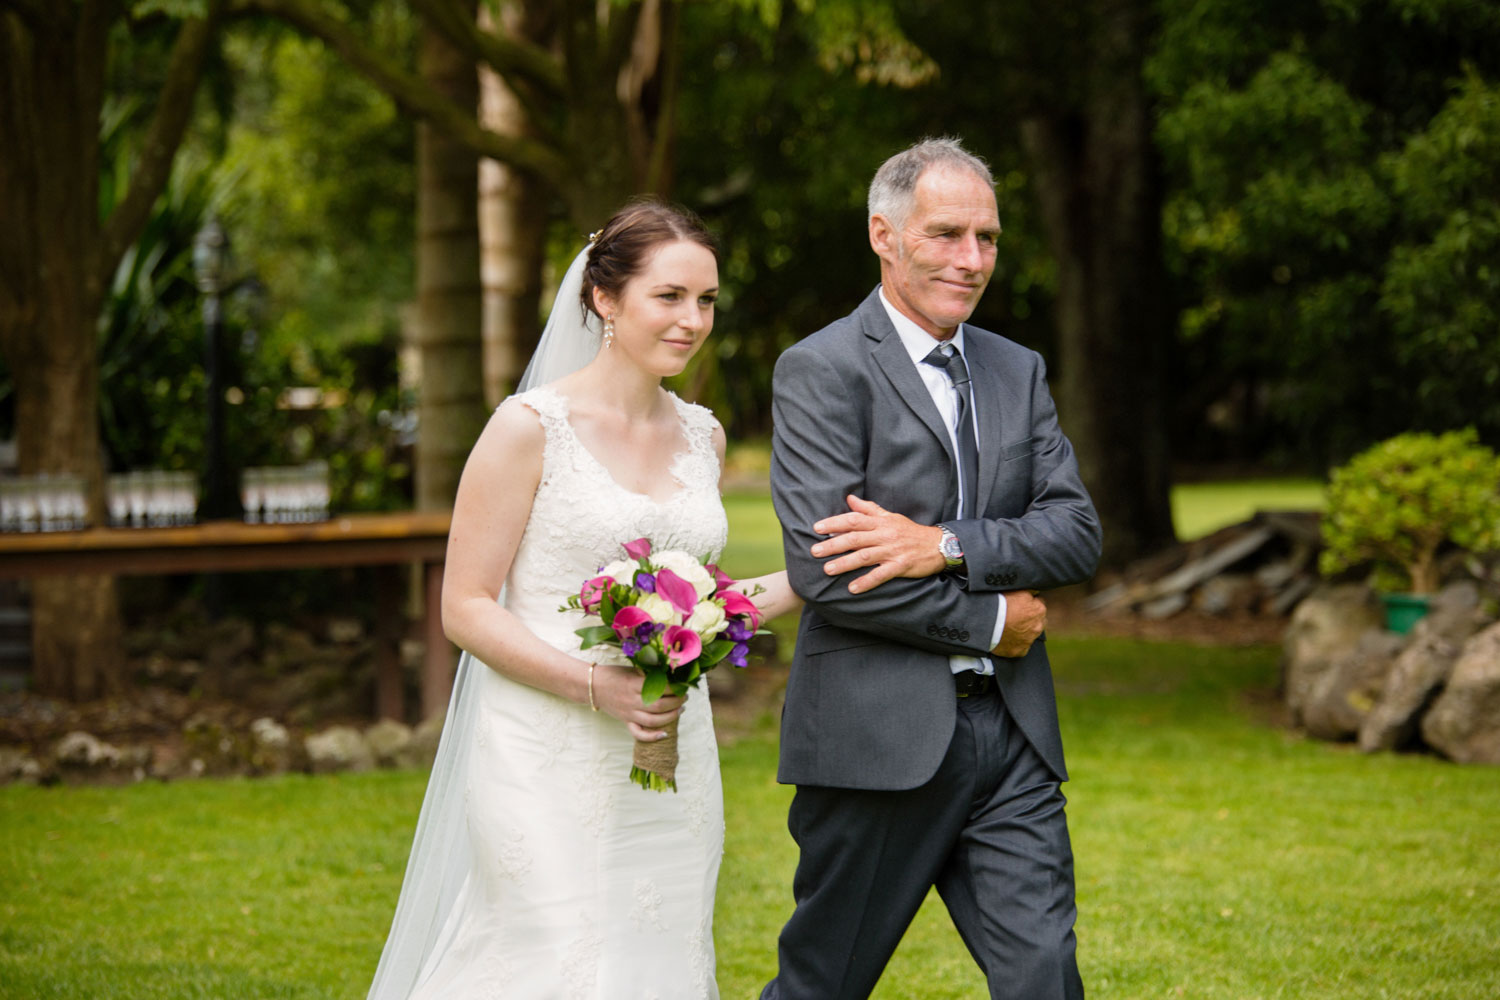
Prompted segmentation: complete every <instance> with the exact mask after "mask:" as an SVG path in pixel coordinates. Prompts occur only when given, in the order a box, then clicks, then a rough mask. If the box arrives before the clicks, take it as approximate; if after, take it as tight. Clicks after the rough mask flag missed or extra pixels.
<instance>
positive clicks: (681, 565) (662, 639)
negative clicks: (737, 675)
mask: <svg viewBox="0 0 1500 1000" xmlns="http://www.w3.org/2000/svg"><path fill="white" fill-rule="evenodd" d="M624 548H625V554H626V556H628V557H629V558H627V559H620V560H617V561H615V562H612V563H610V564H609V565H607V566H602V567H600V569H599V574H598V575H597V576H594V577H591V578H589V579H587V580H585V581H584V582H583V586H582V587H580V588H579V590H578V593H576V594H573V595H571V596H570V597H569V598H568V602H567V603H566V604H565V605H563V607H562V608H561V609H559V610H564V611H566V610H574V611H582V612H583V613H584V614H585V615H586V616H589V617H593V618H598V619H599V620H600V621H602V622H603V624H602V625H590V626H587V627H584V628H581V629H578V630H577V632H578V635H579V637H580V638H581V639H582V640H583V644H582V648H583V649H589V648H591V647H593V646H600V645H604V646H613V647H615V648H616V649H618V650H619V651H620V653H621V655H623V656H624V657H625V659H627V660H629V661H630V663H631V665H633V666H634V667H635V668H636V669H637V670H640V671H641V672H642V673H643V674H645V677H646V681H645V685H644V686H643V687H642V688H641V699H642V700H643V701H644V702H645V703H646V704H648V705H649V704H651V703H652V702H654V701H656V699H658V698H660V697H661V696H662V695H663V694H665V693H666V692H668V691H671V692H672V693H673V694H675V695H682V694H685V693H686V692H687V689H688V688H690V687H696V686H697V684H698V679H699V678H700V677H702V676H703V674H704V673H705V672H707V671H708V670H709V669H711V668H713V667H715V666H717V665H718V664H720V663H724V662H727V663H730V664H732V665H733V666H736V667H743V666H744V665H745V657H746V655H747V653H748V651H749V643H750V637H751V636H753V635H755V634H756V630H757V629H758V628H759V627H760V617H761V616H760V610H759V609H758V608H756V606H755V605H754V604H753V603H752V602H751V600H750V598H749V597H748V596H747V595H745V594H743V593H741V592H740V591H738V590H732V589H730V588H731V587H733V586H734V582H735V581H734V580H732V579H730V578H729V577H728V576H727V575H725V574H724V572H723V571H722V570H720V569H719V568H718V567H717V566H715V565H714V564H713V563H705V562H703V561H701V560H699V559H695V558H693V557H692V556H690V555H688V554H687V553H686V552H682V551H679V550H676V549H668V550H665V551H662V552H656V553H653V552H652V550H651V542H650V541H649V540H648V539H645V538H637V539H636V540H635V541H633V542H626V543H625V546H624ZM666 731H667V738H666V739H664V740H658V741H657V742H655V743H642V742H639V741H637V742H636V745H635V761H634V765H635V766H633V767H632V768H631V769H630V778H631V780H632V781H634V782H635V783H636V784H638V785H640V786H641V787H642V788H649V789H655V790H656V791H659V792H660V791H665V790H666V789H668V788H670V789H671V790H672V791H674V792H675V791H676V790H677V778H676V774H677V723H676V721H673V722H672V723H671V725H669V726H668V727H667V730H666Z"/></svg>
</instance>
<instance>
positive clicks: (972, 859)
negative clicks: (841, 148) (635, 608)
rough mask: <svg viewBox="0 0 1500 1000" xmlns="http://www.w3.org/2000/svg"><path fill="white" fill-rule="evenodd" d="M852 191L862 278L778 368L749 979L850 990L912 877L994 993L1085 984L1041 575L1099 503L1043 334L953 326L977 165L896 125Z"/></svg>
mask: <svg viewBox="0 0 1500 1000" xmlns="http://www.w3.org/2000/svg"><path fill="white" fill-rule="evenodd" d="M869 208H870V214H869V239H870V246H871V248H872V249H873V250H874V251H875V254H876V256H877V257H879V259H880V278H881V283H880V286H879V287H878V288H876V290H875V291H874V292H873V293H871V295H870V296H869V298H867V299H866V300H865V301H864V303H863V304H862V305H860V306H859V308H857V309H856V310H855V311H854V312H853V313H851V314H850V315H848V316H846V317H844V318H843V319H840V320H838V321H836V322H834V323H833V324H831V325H830V326H828V327H825V328H824V329H822V330H820V331H818V332H817V333H815V334H813V335H811V336H810V337H807V338H806V339H804V340H802V341H800V342H799V343H797V344H796V345H794V346H793V347H791V348H790V349H788V350H787V351H786V352H785V353H784V354H783V355H782V356H781V358H780V360H779V361H778V362H777V365H776V375H775V382H774V389H773V411H774V416H775V436H774V439H773V445H772V466H771V490H772V496H773V499H774V501H775V504H776V513H777V516H778V517H779V518H780V519H781V524H782V536H783V541H784V545H785V550H786V563H787V572H788V574H789V576H790V579H791V583H792V586H793V587H794V588H795V589H796V591H797V593H798V594H800V595H801V596H802V598H803V599H804V600H805V601H806V606H805V608H804V610H803V614H802V621H801V625H800V628H799V630H798V635H797V648H796V655H795V657H794V659H793V662H792V667H791V673H790V676H789V679H788V682H787V692H786V708H785V710H784V712H783V714H782V724H781V760H780V768H779V771H778V779H779V780H780V781H782V782H784V783H788V784H795V785H796V786H797V794H796V796H795V798H794V799H793V802H792V807H791V813H790V817H789V820H788V826H789V828H790V830H791V833H792V837H793V838H794V839H795V840H796V841H797V845H798V847H799V849H800V851H801V858H800V860H799V862H798V865H797V874H796V877H795V880H794V882H793V894H794V896H795V897H796V903H797V908H796V911H795V912H794V913H793V914H792V917H791V919H790V920H789V921H788V922H787V924H786V927H785V929H783V931H782V933H781V938H780V942H779V948H778V961H779V970H778V973H777V976H776V978H775V979H773V980H772V981H771V982H770V984H768V985H767V986H766V988H765V991H764V993H763V994H762V1000H844V998H858V997H866V996H868V995H869V994H870V991H871V990H873V989H874V987H875V983H876V981H877V980H878V979H879V978H880V975H881V972H882V971H883V970H884V968H885V965H886V962H887V961H888V960H889V958H890V955H891V953H892V952H893V951H894V950H895V948H896V945H897V943H898V942H899V941H900V940H901V937H902V935H903V934H904V933H905V932H906V928H907V926H908V925H909V924H910V922H911V919H912V917H913V916H914V915H915V914H916V911H917V908H918V907H919V906H920V905H921V903H922V900H923V899H924V898H925V897H926V895H927V892H928V890H929V889H930V888H931V887H932V886H934V885H935V886H937V888H938V891H939V893H941V895H942V898H943V901H944V902H945V903H946V904H947V907H948V912H949V913H950V915H951V916H952V918H953V922H954V924H955V925H956V926H957V928H958V931H959V934H960V935H961V936H962V938H963V941H964V943H965V944H966V945H967V946H968V948H969V951H970V953H971V954H972V955H973V956H974V959H975V961H976V962H978V963H979V966H980V967H981V968H982V969H983V970H984V973H985V976H986V978H987V980H988V982H989V990H990V996H991V997H993V998H1001V997H1005V998H1013V1000H1041V998H1049V1000H1050V998H1059V1000H1063V998H1067V1000H1073V998H1081V997H1082V996H1083V984H1082V981H1081V979H1080V978H1079V974H1078V965H1077V961H1076V959H1075V954H1074V953H1075V938H1074V933H1073V923H1074V918H1075V914H1076V909H1075V905H1074V895H1073V857H1072V849H1071V847H1070V845H1069V839H1068V828H1067V819H1066V817H1065V815H1064V812H1063V806H1064V798H1063V795H1062V791H1061V788H1060V783H1061V782H1062V781H1064V780H1066V778H1067V771H1066V769H1065V767H1064V764H1063V752H1062V739H1061V736H1060V734H1059V732H1058V725H1057V706H1056V701H1055V698H1054V696H1053V691H1052V674H1051V668H1050V666H1049V665H1048V661H1047V652H1046V642H1045V639H1044V637H1043V636H1042V627H1043V625H1044V624H1045V621H1046V608H1045V606H1044V604H1043V603H1042V600H1041V598H1040V597H1039V596H1038V592H1039V591H1042V590H1047V589H1050V588H1053V587H1059V586H1063V585H1065V584H1071V583H1077V582H1080V581H1083V580H1085V579H1087V578H1088V577H1089V576H1090V575H1092V573H1093V571H1094V568H1095V565H1096V564H1097V562H1098V558H1099V548H1100V533H1099V522H1098V518H1097V516H1096V515H1095V513H1094V507H1093V503H1092V502H1091V501H1090V499H1089V496H1088V493H1087V492H1086V491H1085V490H1084V487H1083V484H1082V482H1081V481H1080V479H1079V476H1078V466H1077V463H1076V461H1075V460H1074V457H1073V450H1072V446H1071V445H1070V444H1069V443H1068V440H1067V438H1066V437H1064V436H1063V433H1062V431H1061V430H1060V429H1059V427H1058V424H1057V414H1056V410H1055V408H1054V406H1053V404H1052V398H1051V396H1050V394H1049V393H1048V391H1047V384H1046V377H1045V375H1046V373H1045V368H1044V366H1043V363H1042V359H1041V358H1040V356H1038V355H1037V354H1036V353H1035V352H1033V351H1030V350H1027V349H1025V348H1023V347H1021V346H1020V345H1018V344H1015V343H1012V342H1011V341H1009V340H1006V339H1005V338H1003V337H1000V336H997V335H996V334H993V333H989V332H987V331H985V330H981V329H978V328H977V327H974V326H970V325H968V324H967V323H966V321H967V320H968V318H969V316H970V314H971V313H972V312H973V311H974V307H975V306H976V305H977V304H978V302H979V297H980V296H981V295H982V294H983V292H984V288H985V285H986V284H987V283H988V281H989V278H990V274H991V273H992V272H993V270H994V267H995V247H996V241H997V239H998V238H999V235H1000V221H999V214H998V210H997V207H996V202H995V194H994V187H993V182H992V180H991V177H990V172H989V169H988V168H987V167H986V166H985V164H984V162H983V161H982V160H979V159H978V158H976V157H974V156H972V155H971V154H970V153H968V152H967V151H965V150H964V148H963V147H962V145H961V144H959V143H958V142H957V141H955V140H952V139H930V140H927V141H925V142H921V143H918V144H917V145H915V146H913V147H911V148H910V149H907V150H905V151H904V152H901V153H899V154H897V155H896V156H893V157H892V158H891V159H889V160H887V161H886V163H885V164H884V165H883V166H881V168H880V170H879V171H878V172H877V173H876V175H875V179H874V181H873V182H872V183H871V185H870V196H869ZM831 511H843V513H839V514H836V515H834V516H829V514H830V512H831Z"/></svg>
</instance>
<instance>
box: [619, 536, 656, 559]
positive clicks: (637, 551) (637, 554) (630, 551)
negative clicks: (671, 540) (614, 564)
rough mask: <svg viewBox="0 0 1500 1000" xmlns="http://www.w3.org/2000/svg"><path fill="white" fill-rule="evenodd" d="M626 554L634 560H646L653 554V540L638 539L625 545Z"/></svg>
mask: <svg viewBox="0 0 1500 1000" xmlns="http://www.w3.org/2000/svg"><path fill="white" fill-rule="evenodd" d="M625 554H626V555H627V556H629V557H630V558H632V559H644V558H646V557H647V556H649V555H650V554H651V539H649V538H637V539H636V540H635V541H633V542H626V543H625Z"/></svg>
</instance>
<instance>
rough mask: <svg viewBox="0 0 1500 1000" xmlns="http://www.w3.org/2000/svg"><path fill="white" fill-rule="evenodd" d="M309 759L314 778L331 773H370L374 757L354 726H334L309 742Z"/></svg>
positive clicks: (309, 739) (314, 736) (315, 734)
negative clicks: (316, 775)
mask: <svg viewBox="0 0 1500 1000" xmlns="http://www.w3.org/2000/svg"><path fill="white" fill-rule="evenodd" d="M306 746H307V759H308V763H309V764H310V765H311V767H312V771H313V773H314V774H327V773H329V772H332V771H370V770H373V769H374V768H375V754H374V752H372V751H371V749H370V744H369V743H367V742H365V738H364V737H363V736H362V735H360V732H359V730H358V729H355V728H353V727H352V726H331V727H329V728H328V729H325V730H323V731H322V732H321V733H314V734H313V735H311V736H309V737H308V738H307V743H306Z"/></svg>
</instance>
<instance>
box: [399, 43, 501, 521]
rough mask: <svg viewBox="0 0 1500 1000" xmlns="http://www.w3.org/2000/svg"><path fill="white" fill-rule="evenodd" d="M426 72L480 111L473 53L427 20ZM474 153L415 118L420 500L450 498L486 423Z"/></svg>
mask: <svg viewBox="0 0 1500 1000" xmlns="http://www.w3.org/2000/svg"><path fill="white" fill-rule="evenodd" d="M419 60H420V68H421V73H422V77H423V79H424V80H425V81H426V82H427V83H428V84H429V85H430V86H431V87H433V88H434V89H435V90H437V91H439V92H440V93H442V94H443V95H444V96H446V97H447V98H449V99H450V100H452V101H454V102H455V103H457V104H459V105H460V106H462V107H468V108H473V109H474V110H475V113H476V114H477V113H478V101H479V83H478V74H477V71H476V69H475V66H474V63H473V61H472V60H471V59H469V58H467V57H466V56H464V55H463V54H462V53H460V52H458V51H457V50H456V49H454V48H453V47H452V46H450V45H449V44H448V43H447V42H446V41H445V40H444V39H443V38H442V37H441V36H439V35H437V34H436V33H435V32H433V31H432V30H431V29H427V30H426V31H425V32H424V35H423V38H422V43H421V54H420V57H419ZM478 171H479V160H478V157H477V156H476V155H475V153H474V152H473V151H472V150H471V149H469V148H468V147H466V146H464V145H462V144H460V143H458V142H455V141H454V140H453V139H451V138H449V137H448V136H447V135H446V134H445V133H443V132H442V131H440V130H439V129H437V128H435V127H433V126H431V125H428V124H426V123H423V124H421V125H418V126H417V325H418V331H417V336H418V343H419V345H420V348H421V369H422V371H421V390H420V398H419V412H420V420H421V429H420V434H419V437H418V440H417V460H416V480H417V481H416V493H417V506H418V507H419V508H421V509H441V508H444V507H451V506H452V505H453V495H454V492H455V491H456V490H457V487H458V478H459V474H460V472H462V470H463V465H464V460H465V459H466V458H467V457H468V454H469V450H470V448H472V447H473V445H474V441H475V440H476V439H477V438H478V436H479V431H480V429H481V428H482V427H483V424H484V416H485V407H484V380H483V375H482V372H483V370H484V369H483V353H482V351H481V341H480V328H481V322H480V314H481V301H482V300H481V295H480V283H479V222H478V190H479V174H478Z"/></svg>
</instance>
